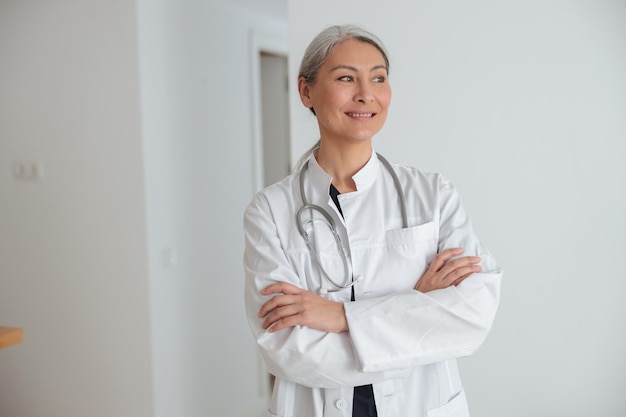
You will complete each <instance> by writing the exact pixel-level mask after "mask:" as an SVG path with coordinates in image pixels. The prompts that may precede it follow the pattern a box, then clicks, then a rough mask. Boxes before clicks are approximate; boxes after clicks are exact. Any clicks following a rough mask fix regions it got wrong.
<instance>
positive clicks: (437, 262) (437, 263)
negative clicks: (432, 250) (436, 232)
mask: <svg viewBox="0 0 626 417" xmlns="http://www.w3.org/2000/svg"><path fill="white" fill-rule="evenodd" d="M462 253H463V248H451V249H446V250H444V251H443V252H439V253H438V254H437V255H436V256H435V259H433V262H432V263H431V264H430V266H429V267H428V269H429V270H432V271H434V272H436V271H439V270H440V269H441V268H442V267H443V266H444V265H446V262H448V261H449V260H450V259H451V258H453V257H455V256H458V255H460V254H462Z"/></svg>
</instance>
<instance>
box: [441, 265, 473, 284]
mask: <svg viewBox="0 0 626 417" xmlns="http://www.w3.org/2000/svg"><path fill="white" fill-rule="evenodd" d="M481 270H482V268H481V266H480V265H471V266H466V267H463V268H458V269H455V270H454V271H452V272H451V273H450V274H448V275H447V276H446V278H445V280H444V281H445V282H446V284H448V286H450V285H458V284H459V283H460V282H461V281H463V280H464V279H465V278H467V277H469V276H470V275H472V274H474V273H477V272H480V271H481Z"/></svg>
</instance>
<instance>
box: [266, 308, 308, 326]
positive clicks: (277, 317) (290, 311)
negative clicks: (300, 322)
mask: <svg viewBox="0 0 626 417" xmlns="http://www.w3.org/2000/svg"><path fill="white" fill-rule="evenodd" d="M298 313H299V310H298V307H297V306H295V305H288V306H285V307H280V308H277V309H275V310H274V311H272V312H271V313H270V314H269V315H268V316H267V318H266V319H265V320H264V321H263V324H262V325H261V327H262V328H264V329H268V328H270V327H272V326H273V325H276V323H279V322H282V321H284V320H287V319H288V318H289V317H293V316H296V315H297V314H298Z"/></svg>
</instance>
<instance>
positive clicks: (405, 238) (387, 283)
mask: <svg viewBox="0 0 626 417" xmlns="http://www.w3.org/2000/svg"><path fill="white" fill-rule="evenodd" d="M437 239H438V237H437V228H436V225H435V223H434V222H429V223H424V224H421V225H418V226H412V227H408V228H404V229H393V230H388V231H386V232H384V233H383V235H382V236H381V237H380V238H379V239H377V240H376V241H374V242H371V243H370V245H367V247H366V246H363V247H360V248H359V249H356V250H355V248H353V261H354V267H355V272H357V271H356V270H357V268H358V270H359V271H358V273H360V274H361V275H362V276H363V277H364V282H363V286H362V287H361V291H362V294H363V295H364V296H366V297H371V296H380V295H386V294H390V293H394V292H398V291H404V290H407V289H412V288H413V287H415V284H416V283H417V280H418V279H419V278H420V277H421V276H422V275H423V274H424V272H425V271H426V269H427V268H428V265H429V264H430V263H431V262H432V260H433V258H434V257H435V255H436V254H437Z"/></svg>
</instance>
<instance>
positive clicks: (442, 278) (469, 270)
mask: <svg viewBox="0 0 626 417" xmlns="http://www.w3.org/2000/svg"><path fill="white" fill-rule="evenodd" d="M462 253H463V249H462V248H453V249H446V250H444V251H443V252H441V253H438V254H437V256H435V259H434V260H433V262H432V263H431V264H430V266H429V267H428V271H426V273H425V274H424V275H422V277H421V278H420V279H419V281H417V284H415V290H416V291H420V292H423V293H426V292H429V291H432V290H438V289H441V288H448V287H450V286H452V285H459V283H460V282H461V281H463V280H464V279H465V278H467V277H468V276H470V275H471V274H473V273H475V272H480V271H481V270H482V268H481V266H480V265H476V264H477V263H479V262H480V258H479V257H478V256H464V257H462V258H457V259H455V260H453V261H450V259H451V258H452V257H454V256H458V255H460V254H462Z"/></svg>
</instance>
